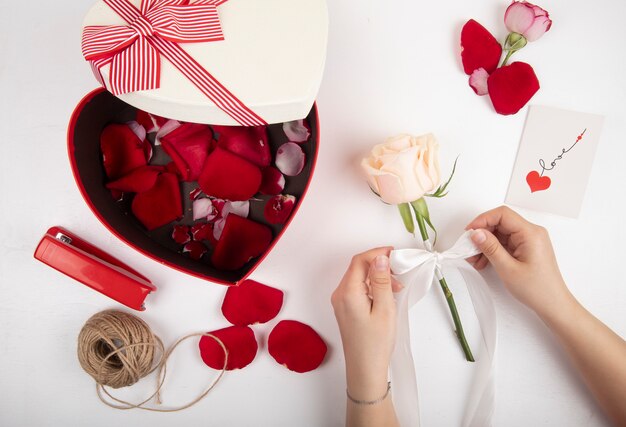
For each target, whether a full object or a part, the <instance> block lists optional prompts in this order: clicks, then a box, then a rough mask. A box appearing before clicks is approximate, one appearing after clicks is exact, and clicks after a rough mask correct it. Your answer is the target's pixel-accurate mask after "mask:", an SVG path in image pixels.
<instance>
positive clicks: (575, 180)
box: [506, 105, 604, 218]
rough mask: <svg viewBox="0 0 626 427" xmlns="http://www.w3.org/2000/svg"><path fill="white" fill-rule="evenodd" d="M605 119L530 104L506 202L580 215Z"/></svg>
mask: <svg viewBox="0 0 626 427" xmlns="http://www.w3.org/2000/svg"><path fill="white" fill-rule="evenodd" d="M603 122H604V117H603V116H600V115H597V114H588V113H581V112H576V111H568V110H562V109H559V108H552V107H546V106H538V105H533V106H531V107H530V108H529V111H528V117H527V119H526V125H525V127H524V133H523V135H522V140H521V142H520V147H519V151H518V153H517V160H516V161H515V167H514V169H513V175H512V176H511V182H510V184H509V191H508V193H507V196H506V203H508V204H512V205H517V206H520V207H524V208H529V209H534V210H538V211H543V212H551V213H555V214H558V215H563V216H568V217H572V218H576V217H578V214H579V212H580V207H581V205H582V201H583V197H584V195H585V190H586V188H587V181H588V180H589V175H590V173H591V166H592V165H593V159H594V156H595V153H596V148H597V147H598V142H599V140H600V133H601V130H602V124H603Z"/></svg>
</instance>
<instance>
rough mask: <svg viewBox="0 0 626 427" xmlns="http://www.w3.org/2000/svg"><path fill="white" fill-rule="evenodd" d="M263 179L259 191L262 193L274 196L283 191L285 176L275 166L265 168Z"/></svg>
mask: <svg viewBox="0 0 626 427" xmlns="http://www.w3.org/2000/svg"><path fill="white" fill-rule="evenodd" d="M261 172H262V174H263V179H262V181H261V188H260V189H259V191H260V192H261V193H262V194H268V195H270V196H274V195H276V194H280V193H282V192H283V190H284V188H285V176H284V175H283V174H282V173H280V171H279V170H278V169H276V168H275V167H273V166H268V167H266V168H263V170H262V171H261Z"/></svg>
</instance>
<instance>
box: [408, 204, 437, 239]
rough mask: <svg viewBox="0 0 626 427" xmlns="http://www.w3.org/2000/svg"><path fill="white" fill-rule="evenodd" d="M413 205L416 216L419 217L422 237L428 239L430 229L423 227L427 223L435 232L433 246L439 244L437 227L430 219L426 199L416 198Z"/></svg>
mask: <svg viewBox="0 0 626 427" xmlns="http://www.w3.org/2000/svg"><path fill="white" fill-rule="evenodd" d="M411 207H412V208H413V211H415V217H416V218H417V224H418V225H419V226H420V232H421V233H422V238H423V239H424V240H427V239H428V231H427V230H426V229H425V227H424V229H422V227H423V224H424V223H426V224H427V225H428V226H429V227H430V228H431V230H433V232H434V233H435V240H434V242H433V246H434V245H435V244H437V229H435V227H434V226H433V223H432V222H431V221H430V212H429V211H428V205H427V204H426V200H424V198H423V197H422V198H421V199H418V200H415V201H414V202H411Z"/></svg>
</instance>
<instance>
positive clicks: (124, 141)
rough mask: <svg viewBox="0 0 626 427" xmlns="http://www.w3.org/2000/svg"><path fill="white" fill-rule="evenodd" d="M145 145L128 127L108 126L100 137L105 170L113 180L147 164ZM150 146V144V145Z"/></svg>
mask: <svg viewBox="0 0 626 427" xmlns="http://www.w3.org/2000/svg"><path fill="white" fill-rule="evenodd" d="M145 143H147V141H142V140H140V139H139V138H137V135H135V133H134V132H133V131H132V130H131V128H129V127H128V126H127V125H125V124H124V125H119V124H112V125H108V126H107V127H105V128H104V130H103V131H102V134H101V135H100V149H101V150H102V161H103V164H104V170H105V172H106V174H107V176H108V177H109V179H111V180H116V179H118V178H121V177H123V176H124V175H126V174H128V173H129V172H130V171H132V170H133V169H136V168H138V167H140V166H145V165H146V163H147V159H146V153H145V151H144V150H145ZM148 144H149V143H148Z"/></svg>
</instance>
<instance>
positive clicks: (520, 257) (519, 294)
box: [467, 206, 573, 317]
mask: <svg viewBox="0 0 626 427" xmlns="http://www.w3.org/2000/svg"><path fill="white" fill-rule="evenodd" d="M467 228H468V229H474V230H475V231H474V233H473V235H472V240H473V241H474V243H475V244H476V246H478V248H479V249H480V250H481V251H482V252H483V253H482V254H481V255H477V256H475V257H472V258H470V259H469V260H468V261H469V262H470V263H471V264H473V265H474V267H475V268H476V269H478V270H481V269H483V268H484V267H485V266H486V265H487V263H491V264H492V265H493V267H494V268H495V270H496V272H497V273H498V275H499V276H500V278H501V279H502V281H503V282H504V284H505V286H506V287H507V289H508V290H509V291H510V292H511V294H513V296H514V297H515V298H517V299H518V300H519V301H520V302H522V303H523V304H525V305H527V306H528V307H529V308H531V309H532V310H534V311H535V312H536V313H537V314H538V315H539V316H540V317H544V316H549V315H551V314H553V311H554V309H555V308H556V307H557V306H559V303H562V302H566V301H567V302H570V301H571V300H573V297H572V296H571V294H570V293H569V291H568V289H567V286H566V285H565V282H564V281H563V277H562V276H561V272H560V271H559V266H558V265H557V261H556V257H555V255H554V250H553V249H552V243H551V242H550V237H549V236H548V232H547V231H546V229H545V228H543V227H540V226H538V225H535V224H532V223H530V222H528V221H526V220H525V219H524V218H522V217H521V216H520V215H518V214H517V213H516V212H514V211H513V210H511V209H509V208H508V207H506V206H501V207H499V208H496V209H493V210H490V211H488V212H485V213H483V214H481V215H479V216H478V217H477V218H476V219H474V220H473V221H472V222H470V223H469V225H468V226H467Z"/></svg>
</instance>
